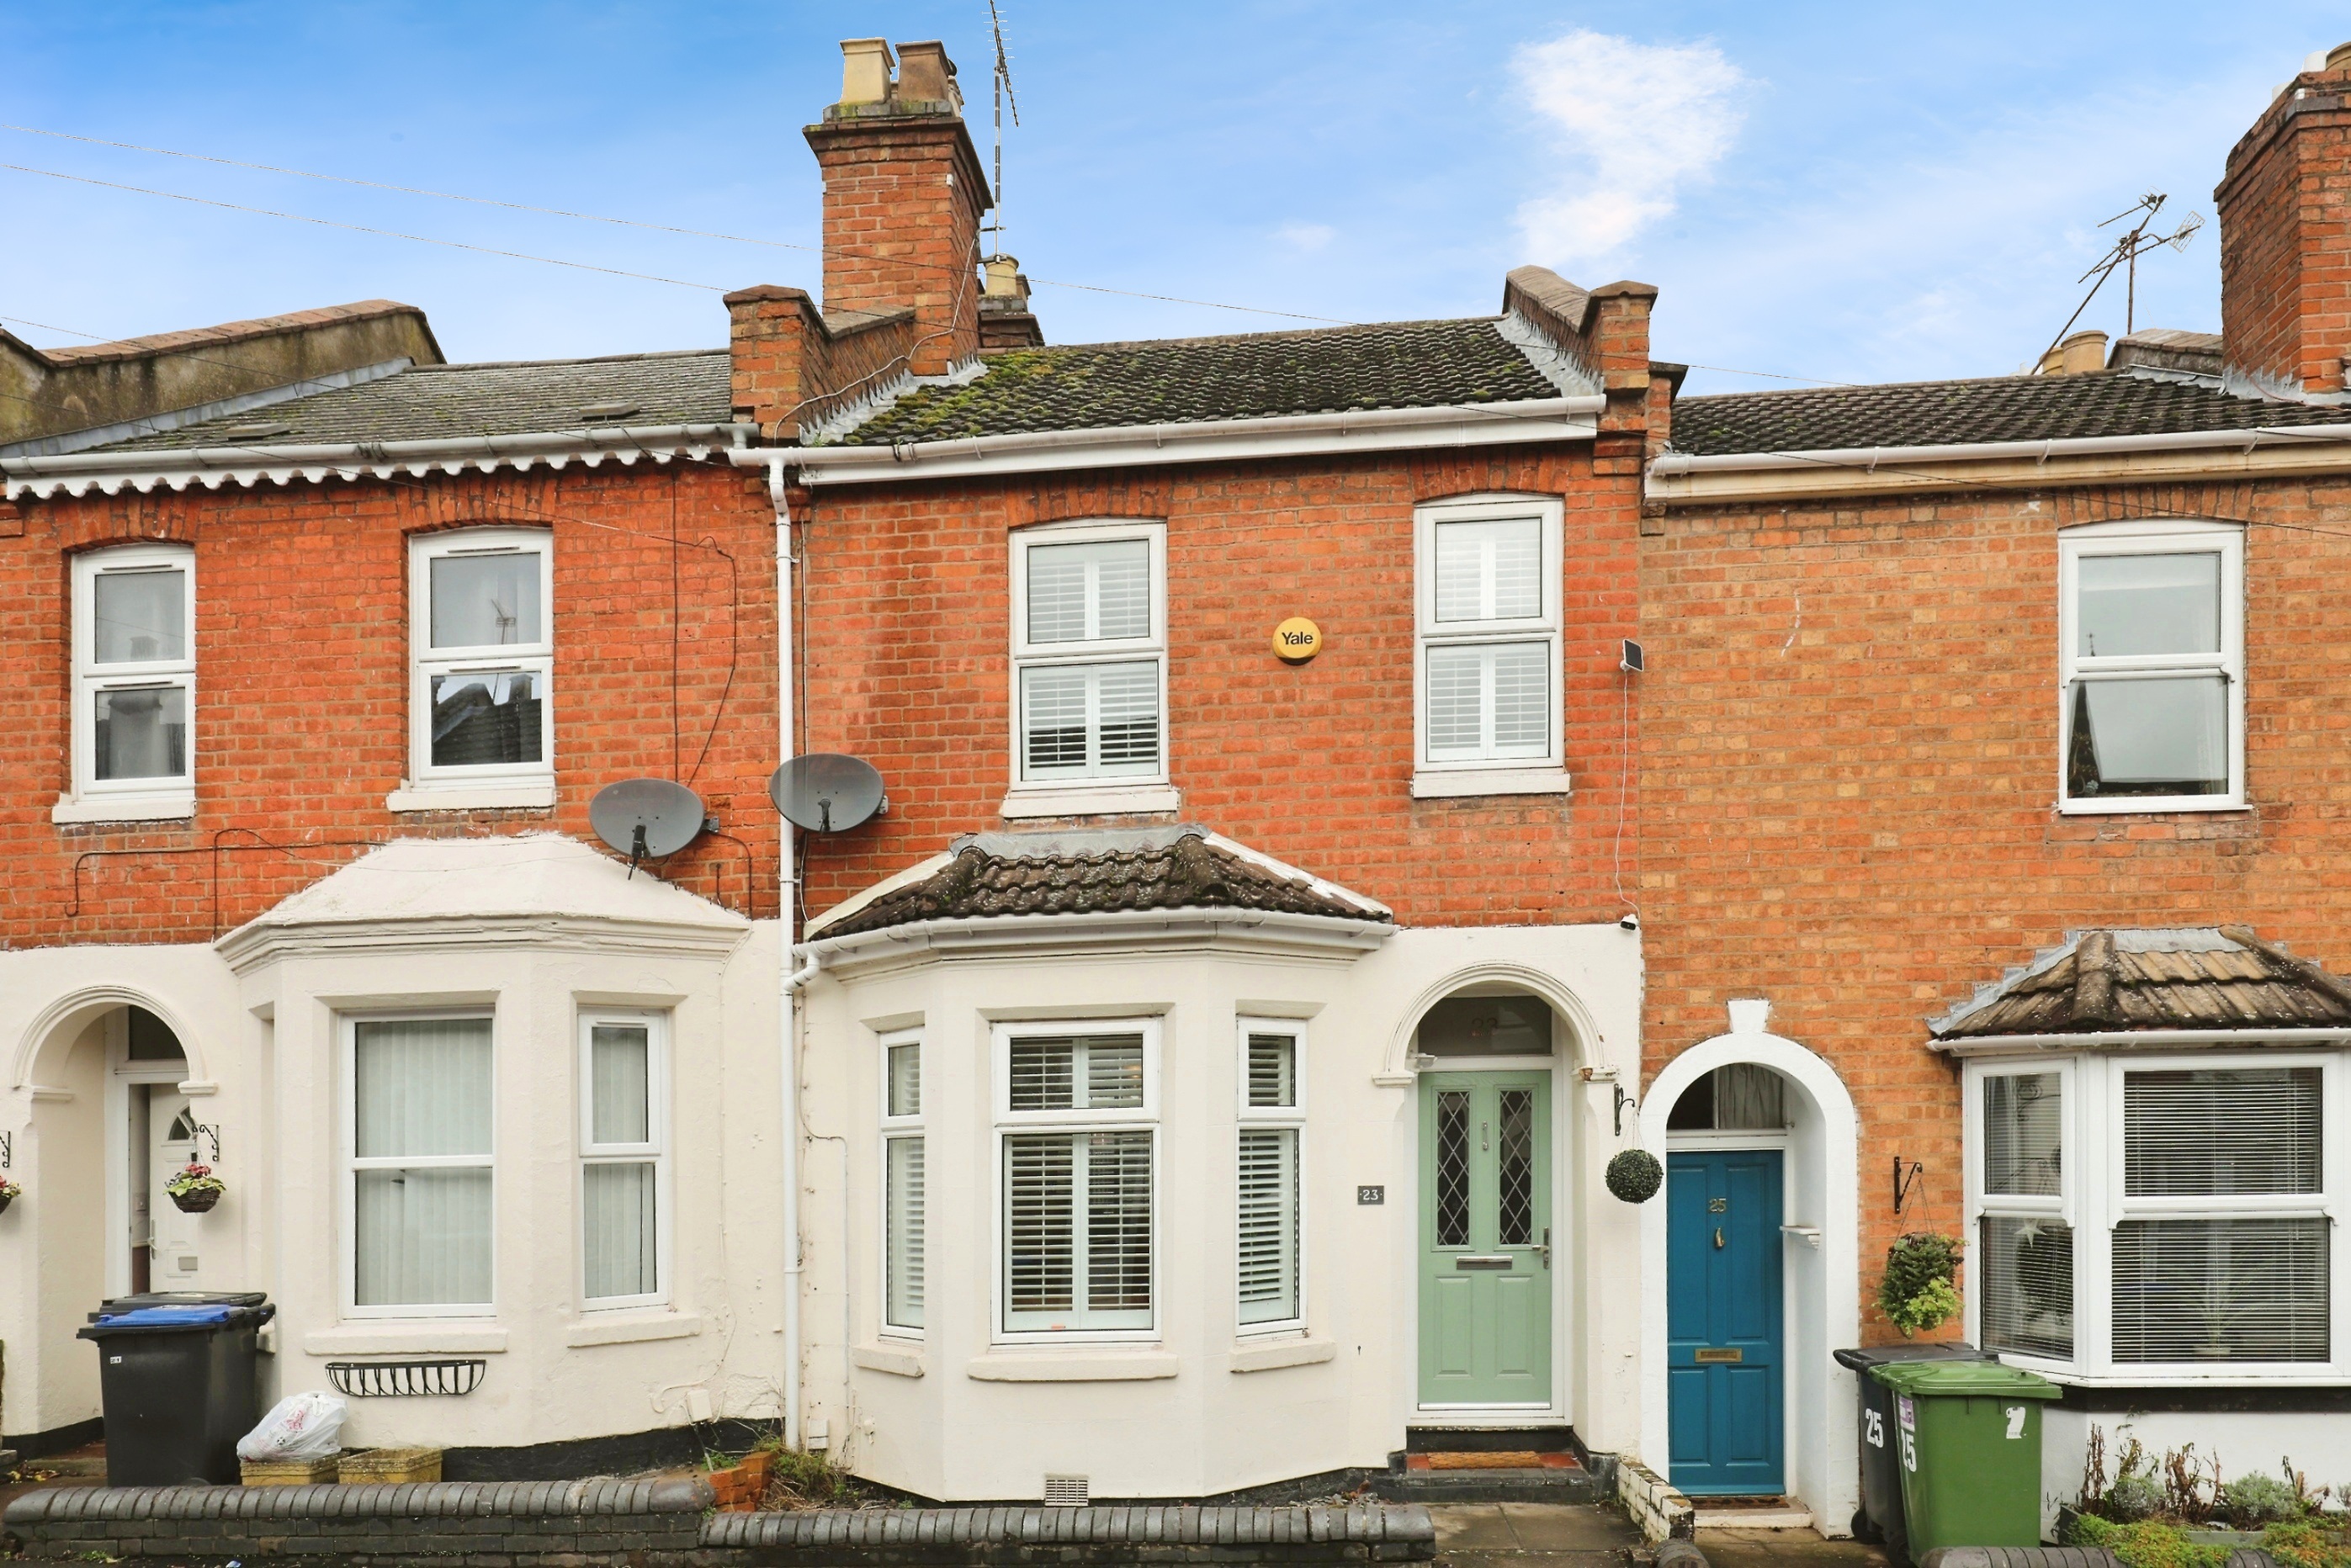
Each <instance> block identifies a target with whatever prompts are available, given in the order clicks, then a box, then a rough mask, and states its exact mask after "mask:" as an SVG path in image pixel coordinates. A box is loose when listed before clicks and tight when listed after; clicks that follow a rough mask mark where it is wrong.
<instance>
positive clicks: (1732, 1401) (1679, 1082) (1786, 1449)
mask: <svg viewBox="0 0 2351 1568" xmlns="http://www.w3.org/2000/svg"><path fill="white" fill-rule="evenodd" d="M1767 1012H1768V1008H1767V1006H1766V1004H1764V1003H1762V1002H1733V1003H1732V1004H1731V1028H1730V1031H1729V1033H1724V1034H1719V1035H1716V1036H1714V1037H1713V1038H1712V1039H1709V1040H1706V1041H1703V1042H1701V1043H1700V1044H1697V1045H1694V1046H1691V1047H1690V1048H1689V1049H1688V1050H1687V1051H1685V1052H1683V1053H1682V1054H1680V1055H1679V1056H1677V1057H1676V1058H1675V1059H1674V1060H1673V1061H1672V1062H1670V1063H1668V1064H1667V1066H1666V1067H1665V1069H1664V1070H1663V1071H1661V1072H1660V1073H1659V1074H1658V1075H1657V1076H1656V1079H1655V1080H1654V1081H1653V1082H1652V1083H1651V1084H1650V1085H1649V1087H1648V1092H1647V1093H1646V1096H1644V1098H1643V1101H1642V1106H1641V1111H1640V1120H1641V1142H1642V1144H1643V1146H1644V1147H1646V1148H1647V1149H1648V1150H1649V1151H1650V1152H1651V1153H1653V1154H1655V1155H1656V1156H1657V1158H1659V1159H1660V1160H1662V1161H1663V1162H1664V1163H1665V1165H1666V1168H1667V1188H1666V1191H1665V1192H1664V1193H1663V1194H1662V1195H1661V1196H1660V1197H1659V1198H1658V1199H1656V1200H1655V1201H1653V1202H1651V1203H1649V1204H1646V1205H1645V1206H1644V1208H1643V1212H1642V1233H1641V1239H1642V1245H1641V1262H1642V1287H1643V1299H1644V1301H1645V1302H1646V1303H1648V1310H1647V1311H1646V1313H1645V1314H1644V1328H1643V1342H1642V1368H1643V1371H1642V1428H1641V1430H1642V1458H1643V1460H1644V1462H1646V1463H1647V1464H1648V1465H1649V1466H1650V1467H1651V1468H1652V1469H1656V1470H1657V1471H1658V1472H1659V1473H1661V1474H1665V1475H1667V1477H1668V1478H1669V1479H1671V1480H1673V1482H1674V1484H1675V1485H1676V1486H1677V1487H1678V1488H1680V1489H1682V1490H1685V1491H1687V1492H1689V1493H1691V1494H1692V1495H1693V1497H1694V1498H1695V1499H1696V1500H1697V1501H1698V1502H1699V1504H1700V1506H1701V1507H1703V1506H1704V1500H1705V1498H1706V1496H1707V1495H1709V1494H1711V1495H1717V1496H1722V1495H1741V1496H1751V1495H1758V1494H1763V1495H1786V1496H1790V1497H1792V1498H1794V1499H1796V1500H1798V1501H1800V1502H1801V1503H1802V1506H1803V1507H1804V1508H1806V1509H1808V1510H1809V1511H1811V1512H1812V1514H1813V1522H1814V1524H1815V1526H1816V1527H1817V1528H1818V1529H1819V1530H1820V1531H1821V1532H1822V1533H1823V1534H1824V1535H1843V1534H1845V1533H1847V1532H1848V1531H1849V1528H1850V1520H1851V1517H1852V1513H1853V1509H1854V1503H1855V1490H1856V1483H1855V1468H1854V1467H1855V1453H1854V1416H1853V1411H1852V1408H1851V1404H1852V1399H1853V1388H1852V1384H1851V1377H1850V1375H1849V1374H1845V1373H1844V1372H1842V1371H1840V1370H1839V1369H1838V1368H1837V1367H1836V1366H1835V1364H1834V1360H1833V1359H1832V1357H1831V1352H1833V1351H1834V1350H1835V1349H1836V1348H1838V1347H1839V1346H1842V1345H1851V1344H1854V1343H1855V1336H1856V1335H1857V1334H1858V1333H1859V1328H1860V1309H1859V1302H1858V1297H1857V1291H1858V1288H1859V1287H1858V1253H1857V1241H1856V1232H1855V1226H1856V1223H1857V1218H1858V1217H1857V1212H1856V1208H1857V1191H1856V1188H1855V1180H1856V1176H1857V1171H1856V1167H1855V1116H1854V1109H1853V1101H1852V1097H1851V1096H1850V1095H1848V1094H1847V1093H1846V1091H1845V1087H1844V1083H1843V1082H1842V1080H1840V1079H1839V1078H1838V1076H1837V1075H1836V1073H1835V1071H1834V1069H1833V1068H1831V1067H1830V1066H1829V1064H1827V1063H1826V1062H1824V1061H1823V1060H1822V1059H1821V1058H1820V1057H1818V1056H1816V1055H1814V1054H1813V1053H1812V1052H1810V1051H1808V1050H1806V1049H1805V1048H1804V1047H1803V1046H1802V1045H1800V1044H1796V1043H1795V1042H1794V1041H1792V1040H1787V1039H1783V1038H1782V1037H1781V1036H1779V1035H1775V1034H1769V1033H1764V1030H1763V1023H1764V1020H1765V1017H1766V1015H1767Z"/></svg>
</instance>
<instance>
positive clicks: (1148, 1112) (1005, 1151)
mask: <svg viewBox="0 0 2351 1568" xmlns="http://www.w3.org/2000/svg"><path fill="white" fill-rule="evenodd" d="M1128 1034H1138V1035H1140V1036H1141V1037H1142V1041H1143V1085H1142V1088H1143V1093H1142V1101H1143V1103H1142V1104H1141V1105H1139V1106H1102V1107H1079V1108H1074V1109H1066V1110H1018V1111H1016V1110H1014V1109H1013V1108H1012V1097H1013V1096H1012V1045H1013V1042H1014V1040H1016V1039H1034V1038H1049V1039H1050V1038H1059V1039H1070V1038H1085V1037H1101V1036H1116V1035H1128ZM992 1036H993V1038H992V1042H991V1051H990V1056H991V1058H992V1070H991V1073H990V1076H991V1078H992V1079H993V1080H994V1086H993V1089H992V1090H991V1099H992V1103H993V1105H994V1107H995V1116H994V1119H995V1124H996V1125H995V1127H994V1131H993V1137H992V1139H991V1142H992V1144H993V1147H991V1149H990V1151H989V1155H990V1158H989V1161H988V1164H989V1168H990V1170H991V1172H992V1173H993V1174H992V1177H991V1185H992V1194H991V1196H992V1199H993V1201H992V1203H991V1205H990V1209H991V1212H992V1213H993V1215H994V1217H995V1218H994V1220H993V1222H992V1231H993V1235H994V1244H993V1245H992V1246H991V1248H990V1249H989V1252H990V1256H991V1258H992V1264H991V1267H992V1271H993V1274H994V1281H993V1291H992V1294H993V1296H994V1298H995V1299H994V1302H993V1303H992V1307H991V1311H990V1313H989V1324H990V1339H991V1342H992V1343H994V1344H997V1345H1096V1344H1138V1343H1146V1344H1147V1343H1152V1342H1155V1341H1156V1340H1157V1339H1158V1337H1159V1323H1160V1310H1161V1305H1162V1296H1163V1289H1162V1286H1163V1284H1164V1282H1165V1271H1164V1270H1163V1268H1162V1266H1161V1262H1162V1261H1161V1251H1162V1246H1161V1243H1162V1240H1163V1238H1164V1236H1165V1229H1166V1225H1165V1203H1164V1201H1163V1199H1164V1191H1165V1188H1164V1181H1163V1177H1164V1173H1165V1160H1164V1158H1163V1151H1162V1147H1161V1144H1162V1139H1161V1137H1160V1127H1159V1064H1160V1020H1159V1019H1157V1018H1155V1017H1141V1018H1121V1017H1108V1018H1087V1019H1056V1020H1052V1021H1050V1022H1043V1023H998V1024H996V1025H995V1026H994V1027H993V1030H992ZM1134 1132H1142V1133H1144V1134H1145V1135H1147V1137H1148V1144H1147V1147H1148V1150H1149V1155H1150V1160H1151V1179H1150V1184H1149V1194H1150V1196H1149V1202H1150V1212H1151V1237H1150V1246H1149V1268H1150V1275H1149V1278H1150V1297H1151V1305H1150V1307H1149V1308H1148V1309H1147V1311H1144V1312H1140V1313H1137V1312H1135V1311H1134V1309H1124V1310H1120V1311H1116V1312H1113V1313H1110V1314H1106V1316H1108V1317H1113V1318H1118V1319H1122V1320H1123V1321H1120V1322H1116V1323H1107V1322H1100V1323H1090V1322H1087V1321H1084V1320H1085V1319H1087V1318H1090V1317H1091V1316H1092V1310H1091V1309H1085V1308H1080V1307H1078V1306H1077V1305H1076V1303H1074V1302H1072V1303H1071V1309H1070V1311H1069V1314H1068V1316H1067V1317H1065V1318H1064V1319H1063V1323H1064V1324H1066V1326H1054V1325H1052V1324H1050V1323H1042V1322H1039V1321H1038V1319H1039V1317H1040V1316H1041V1314H1034V1313H1032V1314H1026V1315H1025V1317H1024V1318H1023V1321H1021V1322H1019V1323H1017V1324H1016V1322H1015V1321H1014V1319H1015V1316H1016V1314H1015V1310H1014V1303H1013V1299H1012V1290H1013V1284H1012V1280H1011V1277H1010V1276H1011V1266H1010V1255H1011V1251H1012V1241H1013V1238H1012V1222H1011V1198H1012V1194H1011V1180H1010V1173H1009V1165H1010V1160H1011V1153H1010V1150H1011V1145H1012V1140H1014V1139H1015V1138H1018V1137H1022V1136H1023V1135H1031V1134H1040V1133H1043V1134H1052V1135H1067V1136H1069V1137H1071V1138H1073V1139H1076V1138H1083V1137H1086V1136H1087V1135H1089V1134H1093V1133H1134ZM1073 1187H1074V1180H1073ZM1072 1204H1073V1213H1072V1219H1071V1226H1072V1236H1073V1237H1075V1236H1076V1235H1077V1234H1078V1233H1079V1232H1080V1231H1082V1229H1083V1228H1084V1225H1085V1222H1086V1214H1085V1194H1084V1192H1083V1190H1082V1189H1075V1190H1074V1191H1073V1197H1072Z"/></svg>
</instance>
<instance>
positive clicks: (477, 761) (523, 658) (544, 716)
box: [394, 528, 555, 809]
mask: <svg viewBox="0 0 2351 1568" xmlns="http://www.w3.org/2000/svg"><path fill="white" fill-rule="evenodd" d="M410 554H411V563H410V564H411V571H410V589H409V592H410V606H411V619H412V621H413V626H412V628H411V639H412V644H413V657H412V659H411V689H410V699H409V711H410V726H411V734H412V739H411V747H410V752H411V755H410V769H411V772H410V775H409V776H410V779H411V781H412V784H413V789H412V791H410V792H406V793H409V794H431V793H432V792H435V791H438V792H441V793H444V794H456V795H471V794H479V793H480V792H481V791H482V790H483V789H484V786H487V788H488V790H489V791H490V792H491V793H490V794H486V795H484V797H483V798H482V800H481V801H480V802H479V803H478V804H515V805H551V804H552V803H553V794H552V787H551V786H552V780H553V777H554V755H555V709H554V702H553V700H552V698H553V693H552V691H551V686H552V682H553V678H554V661H555V641H554V637H555V634H554V606H553V597H554V571H553V565H552V562H553V551H552V549H551V548H550V546H549V536H548V535H547V534H546V533H545V532H544V531H543V530H538V529H522V528H472V529H465V530H461V531H457V532H453V533H448V534H432V535H423V536H422V537H420V538H418V539H416V540H414V541H413V543H412V545H411V551H410ZM501 786H503V788H504V789H505V791H506V792H507V794H511V795H513V796H514V798H513V799H512V800H511V801H505V800H501V799H499V798H497V794H496V792H498V791H499V790H500V788H501ZM517 786H519V787H517ZM432 804H433V802H432V801H430V800H423V801H414V800H396V801H395V803H394V806H395V809H416V808H418V807H422V806H429V805H432Z"/></svg>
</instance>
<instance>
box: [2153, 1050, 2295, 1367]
mask: <svg viewBox="0 0 2351 1568" xmlns="http://www.w3.org/2000/svg"><path fill="white" fill-rule="evenodd" d="M2122 1079H2123V1088H2122V1103H2123V1114H2122V1123H2123V1127H2122V1132H2123V1190H2122V1205H2121V1206H2122V1217H2121V1220H2120V1221H2119V1222H2118V1223H2117V1224H2116V1227H2115V1233H2114V1356H2115V1359H2116V1361H2117V1362H2134V1363H2145V1362H2178V1363H2186V1364H2190V1365H2195V1366H2213V1365H2216V1364H2221V1363H2238V1362H2325V1361H2327V1360H2330V1359H2331V1358H2332V1355H2333V1346H2332V1334H2331V1333H2330V1326H2331V1325H2330V1322H2329V1320H2330V1318H2331V1316H2332V1300H2331V1297H2332V1293H2331V1292H2330V1290H2329V1289H2328V1276H2329V1273H2330V1272H2331V1267H2332V1263H2331V1251H2332V1247H2331V1241H2332V1237H2331V1220H2329V1217H2328V1214H2327V1211H2326V1208H2325V1107H2326V1092H2325V1073H2324V1071H2323V1070H2322V1069H2321V1068H2320V1067H2318V1066H2317V1065H2314V1064H2313V1065H2307V1066H2304V1065H2275V1066H2272V1065H2252V1064H2229V1065H2226V1066H2218V1065H2216V1066H2197V1067H2162V1068H2139V1067H2137V1066H2129V1067H2126V1068H2125V1069H2124V1071H2123V1075H2122Z"/></svg>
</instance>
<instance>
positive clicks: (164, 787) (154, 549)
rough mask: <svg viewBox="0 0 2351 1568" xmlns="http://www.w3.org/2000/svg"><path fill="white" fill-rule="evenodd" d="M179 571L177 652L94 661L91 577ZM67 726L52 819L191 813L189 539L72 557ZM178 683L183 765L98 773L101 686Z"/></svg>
mask: <svg viewBox="0 0 2351 1568" xmlns="http://www.w3.org/2000/svg"><path fill="white" fill-rule="evenodd" d="M172 570H176V571H178V572H179V573H180V574H181V582H182V593H183V596H184V602H183V606H182V608H181V615H182V621H181V624H182V625H183V627H184V628H186V636H187V650H186V654H185V657H183V658H180V659H142V660H140V661H139V662H137V663H131V662H128V661H124V662H118V663H112V664H100V663H99V662H98V660H97V653H98V643H97V633H98V616H97V587H96V585H97V582H98V579H99V577H101V576H112V575H115V574H118V573H120V574H123V575H126V576H127V575H131V574H134V573H142V572H155V571H172ZM72 610H73V624H72V627H71V631H72V636H73V700H72V701H71V703H70V704H69V707H70V709H71V719H70V722H71V724H72V726H73V734H72V737H71V742H70V744H71V754H72V758H73V784H72V788H71V792H70V793H69V794H68V795H67V796H66V797H65V798H64V799H62V800H60V801H58V802H57V808H56V810H55V812H54V813H53V818H54V820H56V821H59V822H107V821H155V820H163V819H169V818H173V817H183V816H190V815H194V812H195V808H196V737H197V723H196V719H197V714H196V552H195V548H194V546H193V545H176V544H174V545H164V544H157V545H110V546H109V547H107V548H105V549H100V550H88V551H84V552H82V553H81V554H79V555H77V556H74V558H73V605H72ZM157 686H177V687H180V688H182V689H183V691H186V692H187V705H188V738H187V747H186V751H187V759H186V760H187V772H186V773H184V774H181V775H180V776H178V777H176V778H168V777H167V778H145V779H100V778H99V776H98V754H97V753H98V736H97V711H98V702H97V698H98V694H99V692H100V691H121V690H137V689H141V688H152V687H157Z"/></svg>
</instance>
